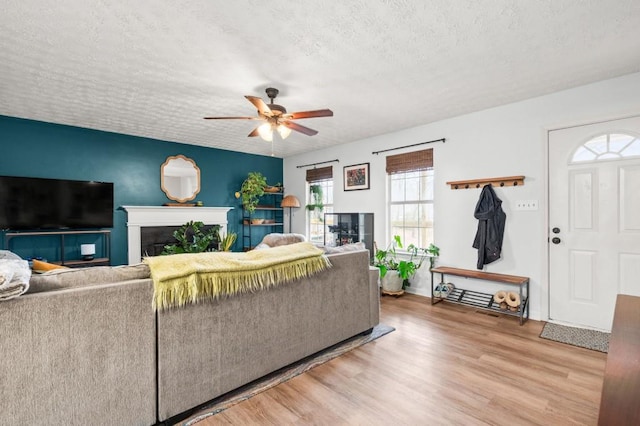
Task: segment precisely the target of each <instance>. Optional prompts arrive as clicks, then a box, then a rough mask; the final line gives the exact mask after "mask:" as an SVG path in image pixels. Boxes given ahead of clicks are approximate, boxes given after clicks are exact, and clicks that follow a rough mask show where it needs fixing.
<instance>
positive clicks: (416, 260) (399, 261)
mask: <svg viewBox="0 0 640 426" xmlns="http://www.w3.org/2000/svg"><path fill="white" fill-rule="evenodd" d="M398 249H401V250H402V249H404V246H403V244H402V240H401V238H400V236H399V235H394V236H393V241H392V242H391V244H390V245H389V247H388V248H387V249H386V250H376V256H375V259H374V263H373V265H374V266H376V267H377V268H378V269H380V283H381V285H382V289H383V290H385V291H388V292H399V291H400V290H404V289H405V288H406V287H408V286H410V285H411V283H410V282H409V279H410V278H411V277H413V276H414V275H415V274H416V272H417V271H418V269H420V267H421V266H422V263H423V262H424V261H425V259H427V258H429V264H430V266H431V267H433V265H434V262H435V258H436V257H437V256H438V255H439V254H440V249H439V248H438V247H436V246H435V245H433V244H431V245H429V247H428V248H421V247H417V246H415V245H414V244H409V245H408V246H407V247H406V249H404V250H405V251H404V252H398ZM407 258H408V259H407Z"/></svg>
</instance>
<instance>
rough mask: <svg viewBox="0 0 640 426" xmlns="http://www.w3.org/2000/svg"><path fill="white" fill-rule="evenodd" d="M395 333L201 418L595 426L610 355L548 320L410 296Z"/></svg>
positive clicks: (399, 301)
mask: <svg viewBox="0 0 640 426" xmlns="http://www.w3.org/2000/svg"><path fill="white" fill-rule="evenodd" d="M381 322H382V323H384V324H387V325H390V326H393V327H395V328H396V331H394V332H392V333H390V334H387V335H386V336H383V337H381V338H380V339H378V340H376V341H374V342H371V343H368V344H366V345H364V346H362V347H360V348H358V349H355V350H353V351H351V352H349V353H347V354H345V355H343V356H341V357H338V358H336V359H334V360H332V361H330V362H328V363H326V364H323V365H321V366H319V367H317V368H315V369H313V370H311V371H309V372H307V373H305V374H302V375H300V376H297V377H295V378H294V379H292V380H290V381H288V382H286V383H283V384H281V385H279V386H276V387H274V388H272V389H270V390H268V391H266V392H263V393H261V394H259V395H257V396H255V397H253V398H251V399H249V400H247V401H245V402H242V403H240V404H238V405H235V406H233V407H231V408H230V409H228V410H226V411H223V412H222V413H219V414H217V415H215V416H212V417H209V418H208V419H206V420H204V421H202V422H200V423H198V426H209V425H219V424H233V425H310V424H314V425H484V424H491V425H545V426H548V425H595V424H596V423H597V418H598V405H599V403H600V392H601V390H602V380H603V373H604V367H605V361H606V354H603V353H600V352H595V351H591V350H588V349H581V348H577V347H573V346H568V345H564V344H561V343H556V342H551V341H548V340H544V339H541V338H539V337H538V336H539V334H540V331H541V329H542V326H543V324H544V323H542V322H537V321H528V322H527V323H525V325H524V326H522V327H521V326H520V325H519V324H518V320H517V319H516V318H515V317H507V316H504V317H503V316H495V315H494V314H492V313H489V314H487V313H484V312H482V311H477V310H475V309H473V308H468V307H465V306H459V305H452V304H446V303H440V304H438V305H435V306H431V304H430V299H428V298H424V297H420V296H415V295H405V296H403V297H400V298H393V297H389V296H385V297H382V299H381Z"/></svg>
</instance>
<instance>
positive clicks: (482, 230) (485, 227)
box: [473, 185, 507, 269]
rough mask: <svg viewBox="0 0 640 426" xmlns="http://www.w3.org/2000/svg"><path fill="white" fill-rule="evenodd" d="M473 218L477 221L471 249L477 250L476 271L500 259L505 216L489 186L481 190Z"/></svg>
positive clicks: (500, 204)
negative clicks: (476, 229)
mask: <svg viewBox="0 0 640 426" xmlns="http://www.w3.org/2000/svg"><path fill="white" fill-rule="evenodd" d="M474 216H475V217H476V219H478V231H477V232H476V238H475V239H474V240H473V248H476V249H478V265H477V267H478V269H482V268H483V267H484V265H486V264H488V263H491V262H494V261H496V260H498V259H500V252H502V237H503V236H504V224H505V221H506V219H507V215H506V214H505V213H504V212H503V211H502V200H501V199H500V198H498V196H497V195H496V193H495V191H494V190H493V188H492V187H491V185H485V186H484V188H482V193H481V194H480V199H479V200H478V204H476V210H475V212H474Z"/></svg>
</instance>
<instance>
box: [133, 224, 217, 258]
mask: <svg viewBox="0 0 640 426" xmlns="http://www.w3.org/2000/svg"><path fill="white" fill-rule="evenodd" d="M216 226H218V225H205V226H203V227H202V231H204V232H207V231H208V230H209V229H211V228H213V227H216ZM178 229H180V226H145V227H142V228H140V253H142V256H143V257H146V256H159V255H160V254H162V250H164V246H166V245H170V244H175V243H176V239H175V237H174V236H173V233H174V232H175V231H177V230H178ZM187 235H188V236H189V238H192V237H193V233H192V232H188V233H187ZM217 237H219V235H217ZM219 246H220V241H219V239H218V238H214V240H213V242H212V243H211V244H209V247H208V249H209V250H218V248H219Z"/></svg>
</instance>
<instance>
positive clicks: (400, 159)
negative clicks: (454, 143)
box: [387, 148, 433, 174]
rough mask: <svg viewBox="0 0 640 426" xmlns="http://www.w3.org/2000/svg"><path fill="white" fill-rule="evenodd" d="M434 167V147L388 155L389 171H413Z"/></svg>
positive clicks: (391, 172) (390, 172)
mask: <svg viewBox="0 0 640 426" xmlns="http://www.w3.org/2000/svg"><path fill="white" fill-rule="evenodd" d="M432 167H433V149H432V148H430V149H424V150H422V151H414V152H406V153H404V154H398V155H389V156H388V157H387V173H389V174H393V173H402V172H413V171H416V170H427V169H430V168H432Z"/></svg>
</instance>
